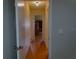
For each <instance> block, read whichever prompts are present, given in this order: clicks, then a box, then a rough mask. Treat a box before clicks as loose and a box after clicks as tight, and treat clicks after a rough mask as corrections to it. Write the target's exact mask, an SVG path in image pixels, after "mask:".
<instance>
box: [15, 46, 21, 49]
mask: <svg viewBox="0 0 79 59" xmlns="http://www.w3.org/2000/svg"><path fill="white" fill-rule="evenodd" d="M14 49H16V50H21V49H23V46H19V47H17V46H14Z"/></svg>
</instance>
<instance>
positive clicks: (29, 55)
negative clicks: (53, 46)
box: [16, 0, 49, 59]
mask: <svg viewBox="0 0 79 59" xmlns="http://www.w3.org/2000/svg"><path fill="white" fill-rule="evenodd" d="M16 5H17V6H16V26H17V27H16V28H17V29H16V30H17V46H18V51H17V57H18V59H48V7H49V1H48V0H45V1H41V0H40V1H34V0H33V1H32V0H31V1H16Z"/></svg>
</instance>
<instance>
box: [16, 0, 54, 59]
mask: <svg viewBox="0 0 79 59" xmlns="http://www.w3.org/2000/svg"><path fill="white" fill-rule="evenodd" d="M17 2H18V0H15V14H16V42H17V45H16V47H19V20H18V16H17V15H18V13H17V11H18V7H17ZM52 2H53V1H52V0H49V11H48V19H49V21H48V43H49V44H48V48H50V49H48V56H49V57H48V59H51V58H52V56H51V51H52V50H51V40H52V28H51V27H52V9H53V6H52V4H53V3H52ZM19 53H20V52H19V50H17V59H20V58H19V57H20V55H19Z"/></svg>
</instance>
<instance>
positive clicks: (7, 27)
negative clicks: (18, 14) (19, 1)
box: [3, 0, 17, 59]
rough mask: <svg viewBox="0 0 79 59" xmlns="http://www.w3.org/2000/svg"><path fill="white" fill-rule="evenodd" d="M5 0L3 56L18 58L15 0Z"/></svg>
mask: <svg viewBox="0 0 79 59" xmlns="http://www.w3.org/2000/svg"><path fill="white" fill-rule="evenodd" d="M3 2H4V3H3V4H4V5H3V9H4V10H3V11H4V13H3V14H4V15H3V16H4V18H3V19H4V20H3V23H4V24H3V29H4V30H3V31H4V32H3V39H4V40H3V58H4V59H17V55H16V27H15V26H16V22H15V21H16V20H15V6H14V0H4V1H3Z"/></svg>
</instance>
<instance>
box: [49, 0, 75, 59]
mask: <svg viewBox="0 0 79 59" xmlns="http://www.w3.org/2000/svg"><path fill="white" fill-rule="evenodd" d="M50 9H51V10H50V15H49V17H50V20H49V28H50V31H51V32H50V36H49V37H50V38H49V39H50V40H49V58H50V59H76V3H75V0H51V1H50Z"/></svg>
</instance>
